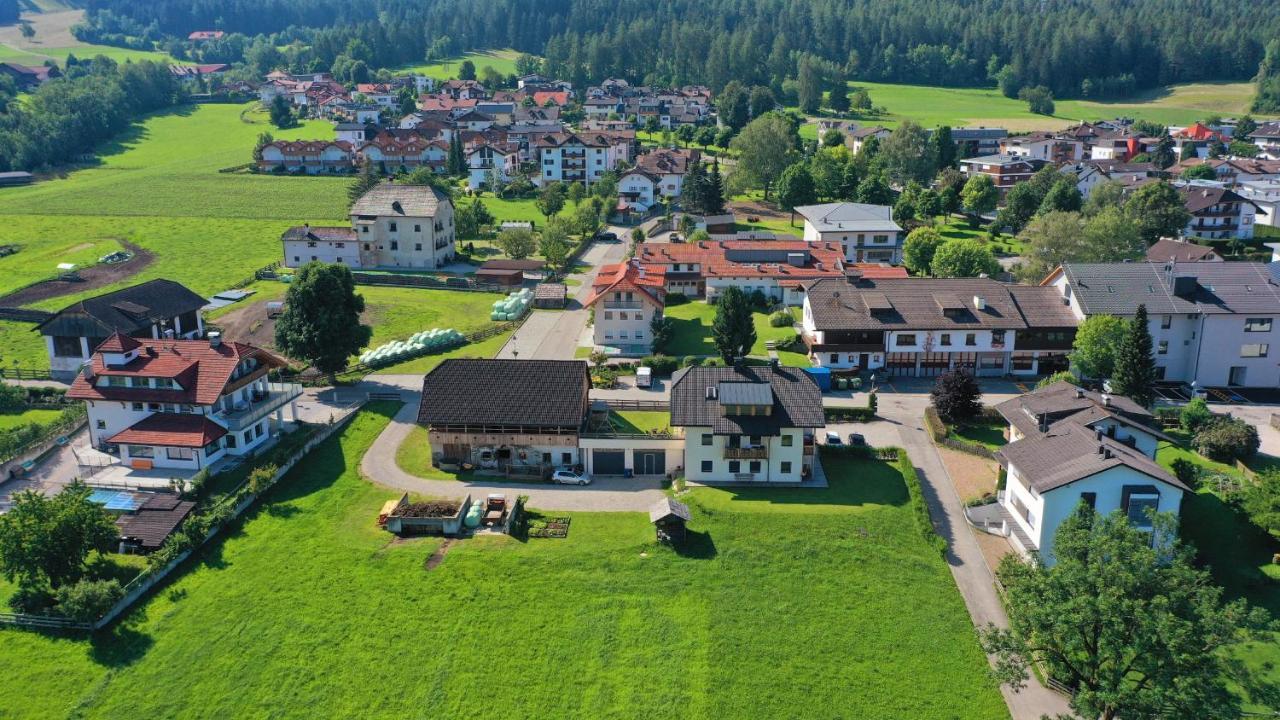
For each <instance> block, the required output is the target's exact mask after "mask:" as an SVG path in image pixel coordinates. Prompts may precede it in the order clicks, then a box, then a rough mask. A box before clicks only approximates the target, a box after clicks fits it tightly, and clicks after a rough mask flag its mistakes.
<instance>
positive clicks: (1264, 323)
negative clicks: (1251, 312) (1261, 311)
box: [1244, 318, 1271, 332]
mask: <svg viewBox="0 0 1280 720" xmlns="http://www.w3.org/2000/svg"><path fill="white" fill-rule="evenodd" d="M1244 331H1245V332H1271V318H1245V320H1244Z"/></svg>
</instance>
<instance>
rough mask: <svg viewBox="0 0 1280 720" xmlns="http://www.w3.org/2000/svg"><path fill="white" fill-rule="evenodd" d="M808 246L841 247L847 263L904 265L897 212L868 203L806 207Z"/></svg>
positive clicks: (803, 208)
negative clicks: (837, 245) (813, 244)
mask: <svg viewBox="0 0 1280 720" xmlns="http://www.w3.org/2000/svg"><path fill="white" fill-rule="evenodd" d="M796 214H797V215H800V216H801V217H803V218H804V239H805V241H806V242H826V243H838V244H839V246H840V248H841V249H842V250H843V252H844V259H845V261H846V262H851V263H856V262H869V263H875V262H883V263H889V264H890V265H898V264H900V263H901V262H902V242H903V238H904V237H905V233H903V231H902V228H901V227H899V225H898V223H896V222H894V221H893V208H891V207H889V206H887V205H867V204H865V203H851V202H838V203H824V204H822V205H803V206H801V207H798V208H796Z"/></svg>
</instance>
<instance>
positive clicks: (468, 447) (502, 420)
mask: <svg viewBox="0 0 1280 720" xmlns="http://www.w3.org/2000/svg"><path fill="white" fill-rule="evenodd" d="M590 388H591V377H590V372H589V369H588V366H587V363H586V362H585V361H582V360H532V359H527V360H480V359H465V358H454V359H449V360H445V361H444V362H442V363H440V365H438V366H436V368H435V369H434V370H432V371H431V372H429V373H427V375H426V377H425V378H423V381H422V402H421V405H420V406H419V408H418V424H419V425H422V426H423V427H425V428H426V429H427V430H428V432H429V436H428V437H429V442H430V443H431V459H432V462H433V463H434V464H436V465H455V466H456V465H462V464H464V463H465V464H468V465H470V466H473V467H476V468H479V469H480V470H492V471H523V472H537V473H542V472H544V471H548V470H550V469H551V468H552V467H555V466H572V465H576V464H578V462H579V461H580V455H579V450H578V441H579V436H580V434H581V433H582V430H583V427H584V426H585V424H586V420H587V413H588V409H589V403H590V400H589V399H588V391H589V390H590Z"/></svg>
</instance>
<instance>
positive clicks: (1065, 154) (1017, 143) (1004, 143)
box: [1000, 132, 1085, 163]
mask: <svg viewBox="0 0 1280 720" xmlns="http://www.w3.org/2000/svg"><path fill="white" fill-rule="evenodd" d="M1084 145H1085V144H1084V142H1083V141H1081V140H1079V139H1077V138H1075V137H1073V136H1071V135H1069V134H1064V133H1056V132H1034V133H1028V134H1026V135H1014V136H1011V137H1007V138H1005V139H1004V140H1001V141H1000V152H1001V153H1002V154H1004V155H1014V156H1017V157H1023V158H1030V159H1032V160H1040V161H1042V162H1052V163H1064V162H1079V161H1080V160H1083V159H1084V157H1085V152H1084Z"/></svg>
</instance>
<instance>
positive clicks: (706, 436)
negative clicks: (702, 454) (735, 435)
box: [702, 433, 711, 447]
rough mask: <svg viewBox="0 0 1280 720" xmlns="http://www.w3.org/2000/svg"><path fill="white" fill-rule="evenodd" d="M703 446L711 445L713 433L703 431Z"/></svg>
mask: <svg viewBox="0 0 1280 720" xmlns="http://www.w3.org/2000/svg"><path fill="white" fill-rule="evenodd" d="M702 446H703V447H711V433H702Z"/></svg>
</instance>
